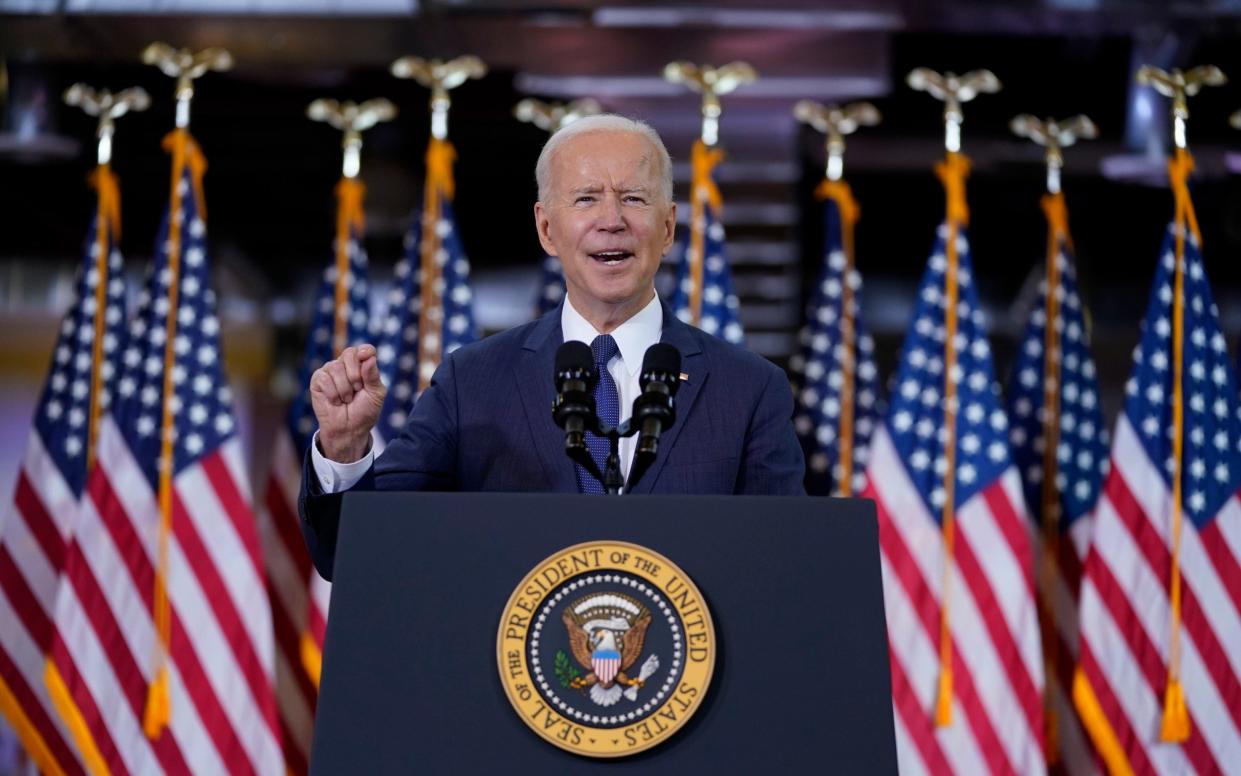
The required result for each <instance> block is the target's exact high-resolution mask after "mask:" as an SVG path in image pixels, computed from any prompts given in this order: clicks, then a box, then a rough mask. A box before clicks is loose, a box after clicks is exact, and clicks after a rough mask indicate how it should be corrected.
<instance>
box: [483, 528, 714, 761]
mask: <svg viewBox="0 0 1241 776" xmlns="http://www.w3.org/2000/svg"><path fill="white" fill-rule="evenodd" d="M715 654H716V644H715V629H714V627H713V626H712V624H711V615H710V613H709V612H708V611H707V606H706V602H705V601H703V598H702V594H701V593H699V592H698V588H696V587H695V586H694V583H693V582H691V581H690V579H689V577H687V576H686V575H685V572H683V571H681V569H679V568H677V566H676V565H675V564H673V563H672V562H671V561H670V560H668V559H667V558H665V557H663V556H662V555H659V554H658V553H656V552H653V551H651V550H648V549H647V548H645V547H639V546H638V545H636V544H628V543H625V542H615V541H600V542H587V543H585V544H578V545H575V546H573V547H569V548H566V549H564V550H561V551H560V552H558V553H556V554H555V555H552V556H551V557H550V558H548V559H546V560H544V561H543V562H542V563H540V564H539V565H537V566H535V567H534V570H533V571H531V572H530V573H529V574H528V575H527V576H526V578H525V579H523V580H522V581H521V584H519V585H518V586H517V589H516V590H515V591H514V592H513V595H512V596H511V597H510V598H509V600H508V605H507V606H506V607H505V608H504V615H503V618H502V619H501V621H500V632H499V634H498V636H497V638H496V659H497V661H498V662H499V668H500V682H501V683H502V684H503V685H504V691H505V693H507V695H508V699H509V701H511V702H512V704H513V708H514V709H516V710H517V713H518V715H519V716H521V718H522V720H524V721H525V723H526V724H527V725H529V726H530V728H531V729H532V730H533V731H534V732H536V733H538V734H539V735H540V736H542V737H543V738H545V739H547V740H548V741H550V742H551V743H553V744H555V745H556V746H558V747H560V748H562V749H566V750H568V751H570V752H574V753H576V754H581V755H587V756H590V757H623V756H625V755H628V754H633V753H635V752H641V751H642V750H644V749H649V748H651V747H652V746H656V745H657V744H660V743H662V742H663V741H666V740H667V739H668V737H669V736H671V735H672V734H673V733H675V732H676V731H677V730H678V729H679V728H680V727H681V726H682V725H684V724H685V722H686V720H688V719H689V718H690V717H691V716H692V715H693V714H694V712H695V711H697V709H698V707H699V706H701V705H702V701H703V697H704V696H705V695H706V692H707V686H708V685H709V684H710V682H711V671H712V669H713V668H714V666H715Z"/></svg>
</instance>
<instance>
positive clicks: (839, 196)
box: [793, 100, 880, 496]
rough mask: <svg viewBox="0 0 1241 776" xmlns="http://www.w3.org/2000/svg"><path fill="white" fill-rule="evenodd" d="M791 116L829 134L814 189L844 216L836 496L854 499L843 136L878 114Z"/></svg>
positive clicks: (804, 108) (868, 108)
mask: <svg viewBox="0 0 1241 776" xmlns="http://www.w3.org/2000/svg"><path fill="white" fill-rule="evenodd" d="M793 116H794V117H795V118H796V119H797V120H798V121H800V122H802V123H804V124H808V125H810V126H811V127H813V128H814V129H816V130H818V131H819V132H822V133H824V134H825V135H827V140H826V158H827V167H826V170H825V172H824V177H823V180H822V181H821V182H820V183H819V186H818V188H817V189H815V197H816V198H817V199H819V200H829V199H830V200H832V201H833V202H834V203H835V204H836V212H837V213H838V214H839V216H840V241H841V246H842V247H843V249H844V251H843V252H844V255H845V267H844V272H843V273H842V277H843V278H844V282H843V283H841V300H840V338H841V342H840V347H841V355H840V371H841V386H840V420H839V423H840V428H839V432H838V434H837V439H838V440H840V441H839V446H840V449H839V459H840V460H839V467H840V469H839V472H838V473H837V474H836V476H835V480H836V489H835V495H837V496H852V495H854V494H853V426H854V423H853V418H854V414H855V413H854V410H855V403H856V402H855V393H856V392H855V390H854V384H855V382H856V381H855V377H856V374H857V326H856V323H857V321H856V318H857V310H856V307H857V303H856V302H855V301H854V298H853V292H854V286H853V277H854V253H853V227H854V225H855V224H856V223H857V219H858V216H859V210H858V205H857V200H855V199H854V198H853V192H852V190H851V189H850V188H849V184H848V183H845V181H844V166H845V162H844V155H845V136H846V135H851V134H853V133H854V132H857V130H858V129H859V128H860V127H863V126H875V125H876V124H878V123H879V120H880V116H879V111H878V109H876V108H875V106H874V105H871V104H870V103H869V102H855V103H851V104H849V105H846V106H844V107H843V108H842V107H840V106H838V105H822V104H820V103H817V102H814V101H812V100H801V101H800V102H798V103H797V104H796V105H794V106H793Z"/></svg>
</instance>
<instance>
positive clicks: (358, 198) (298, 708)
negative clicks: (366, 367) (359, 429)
mask: <svg viewBox="0 0 1241 776" xmlns="http://www.w3.org/2000/svg"><path fill="white" fill-rule="evenodd" d="M363 194H364V187H363V185H362V183H361V182H360V181H358V180H356V179H352V178H344V179H342V180H341V181H340V183H339V184H337V188H336V197H337V200H338V203H339V204H338V209H337V234H336V240H335V246H334V253H335V258H334V260H333V261H332V263H331V264H329V265H328V266H327V267H325V268H324V270H323V279H322V281H321V283H320V285H319V292H318V294H317V295H316V297H315V305H314V312H313V316H314V317H313V320H312V322H311V326H310V334H309V337H308V339H307V342H306V358H305V360H304V361H303V362H302V368H301V373H300V376H299V378H298V385H299V386H300V387H301V388H302V389H303V390H302V393H300V394H299V395H298V396H297V398H296V399H295V400H294V401H293V404H292V406H291V407H290V408H289V416H288V420H287V423H286V425H285V426H284V427H283V428H281V429H280V430H279V431H278V432H277V434H276V439H275V445H274V455H273V459H272V468H271V472H270V473H269V475H268V479H267V493H266V497H265V498H264V499H263V503H262V504H261V505H260V507H259V525H260V526H262V529H263V552H264V556H265V557H266V559H267V574H268V577H267V580H268V590H269V594H270V596H271V604H272V620H273V623H274V625H275V633H276V688H277V700H278V703H279V706H280V726H281V733H282V735H283V741H284V748H285V756H286V764H287V766H288V770H289V771H290V772H292V773H295V774H301V773H306V771H307V768H308V765H309V759H310V742H311V737H312V734H313V732H314V712H315V700H316V697H317V695H318V686H319V674H320V669H321V666H322V662H323V636H324V632H325V630H326V628H327V615H328V601H329V598H330V596H331V584H330V583H329V582H327V581H325V580H324V579H323V578H322V577H320V576H319V574H318V572H316V571H315V570H314V567H313V566H312V565H311V562H310V555H309V554H308V553H307V552H306V545H305V543H304V542H303V540H302V534H301V530H300V528H299V526H298V517H297V495H298V490H299V488H300V487H301V479H302V461H303V460H304V458H305V456H306V452H307V451H308V450H309V449H310V442H311V439H312V438H313V436H314V432H315V430H316V429H317V428H318V423H317V421H316V420H315V413H314V409H313V408H312V407H311V403H310V390H309V386H310V376H311V374H312V373H313V372H314V371H315V370H316V369H318V368H319V367H321V366H323V364H324V363H326V362H328V361H330V360H332V359H333V358H336V356H337V355H339V353H340V351H341V350H342V349H343V347H344V346H346V345H358V344H361V343H363V342H368V341H370V339H369V331H368V319H369V287H368V283H367V256H366V250H365V248H364V247H363V246H362V242H361V239H362V230H363V220H362V198H363Z"/></svg>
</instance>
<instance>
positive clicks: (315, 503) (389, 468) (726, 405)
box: [298, 305, 805, 579]
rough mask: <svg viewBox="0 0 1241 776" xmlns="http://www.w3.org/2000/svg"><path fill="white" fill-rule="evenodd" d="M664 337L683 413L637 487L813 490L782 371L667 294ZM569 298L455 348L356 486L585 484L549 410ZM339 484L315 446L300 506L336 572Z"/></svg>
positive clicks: (308, 531) (572, 489)
mask: <svg viewBox="0 0 1241 776" xmlns="http://www.w3.org/2000/svg"><path fill="white" fill-rule="evenodd" d="M663 310H664V328H663V335H662V337H661V340H662V341H663V342H667V343H669V344H672V345H674V346H676V348H677V350H679V351H681V358H682V361H681V371H682V372H683V373H684V374H685V375H686V379H685V380H683V381H682V382H681V386H680V389H679V390H678V391H677V395H676V422H675V423H674V424H673V425H672V427H671V428H669V429H667V430H665V431H664V432H663V434H662V436H661V438H660V443H659V454H658V455H657V457H656V459H655V461H654V463H653V464H652V465H651V467H650V469H648V470H647V472H646V474H644V475H643V476H642V479H641V480H639V482H638V483H637V485H636V486H635V487H634V488H633V489H632V491H631V492H632V493H634V494H642V493H663V494H729V493H746V494H765V495H801V494H804V493H805V489H804V486H803V476H804V472H805V463H804V460H803V458H802V451H801V446H800V444H799V443H798V441H797V436H796V434H795V433H794V431H793V422H792V416H793V395H792V391H791V390H790V388H789V382H788V378H787V377H785V374H784V372H783V371H782V370H781V369H780V368H778V367H777V366H775V365H774V364H772V363H771V362H769V361H767V360H766V359H764V358H762V357H760V356H757V355H755V354H753V353H750V352H748V351H745V350H742V349H741V348H738V347H736V346H734V345H730V344H728V343H726V342H724V341H723V340H720V339H717V338H716V337H714V336H712V335H710V334H706V333H704V332H702V331H700V330H698V329H696V328H693V327H691V326H689V325H687V324H685V323H682V322H681V321H679V320H677V318H676V317H675V316H674V315H673V314H672V312H671V311H670V310H669V308H668V306H667V305H664V307H663ZM562 342H563V335H562V333H561V329H560V309H559V308H557V309H556V310H553V311H551V312H550V313H547V314H546V315H544V316H543V317H542V318H540V319H538V320H537V321H534V322H532V323H528V324H525V325H524V326H518V327H516V328H513V329H509V330H508V331H505V332H503V333H500V334H496V335H493V336H491V337H488V338H486V339H484V340H482V341H480V342H475V343H473V344H470V345H467V346H465V347H463V348H461V349H460V350H458V351H456V352H455V353H452V354H450V355H448V356H447V357H446V358H445V359H444V361H443V362H442V363H441V364H440V366H439V369H437V370H436V372H435V376H434V378H433V379H432V381H431V385H430V387H428V388H427V390H426V391H425V392H424V393H423V395H422V397H421V398H420V399H419V400H418V402H417V403H416V404H415V405H414V408H413V411H412V412H411V413H410V416H409V420H408V422H407V423H406V425H405V430H404V432H403V433H402V434H401V435H400V436H399V437H397V438H396V439H394V440H392V441H391V442H390V443H389V444H388V446H387V447H386V448H385V449H384V451H383V454H382V455H380V456H379V458H378V459H376V461H375V464H374V466H372V467H371V469H370V471H368V472H367V474H366V475H365V476H364V477H363V478H362V480H361V481H360V482H358V484H357V485H355V486H354V488H353V489H354V490H359V489H360V490H434V491H453V490H460V491H536V492H540V493H552V492H555V493H577V492H578V485H577V474H576V470H575V469H574V464H573V462H572V461H571V460H570V459H569V457H568V456H567V455H566V454H565V451H564V432H563V431H562V430H561V429H560V428H559V427H558V426H557V425H556V423H555V421H554V420H552V411H551V409H552V402H553V401H554V400H555V398H556V389H555V385H554V381H553V368H554V363H555V354H556V349H557V348H558V347H559V346H560V345H561V343H562ZM339 505H340V499H339V495H336V496H331V495H324V494H323V491H322V489H321V488H320V486H319V480H318V477H317V476H316V475H315V472H314V467H313V466H312V465H311V462H310V454H309V453H307V455H306V460H305V462H304V464H303V472H302V491H301V497H300V498H299V503H298V511H299V513H300V515H301V524H302V533H303V535H304V536H305V539H306V544H307V547H308V548H309V549H310V554H311V557H312V558H313V559H314V563H315V567H316V568H318V569H319V573H320V574H322V575H323V576H324V578H326V579H331V573H332V562H333V559H334V555H335V549H336V531H337V528H338V525H339V520H340V517H339Z"/></svg>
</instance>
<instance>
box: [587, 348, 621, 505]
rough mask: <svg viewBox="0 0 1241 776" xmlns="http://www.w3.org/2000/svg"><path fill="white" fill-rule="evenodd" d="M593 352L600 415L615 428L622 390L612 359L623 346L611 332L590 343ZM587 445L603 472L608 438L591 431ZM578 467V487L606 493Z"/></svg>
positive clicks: (604, 421) (618, 418)
mask: <svg viewBox="0 0 1241 776" xmlns="http://www.w3.org/2000/svg"><path fill="white" fill-rule="evenodd" d="M590 351H591V353H593V354H594V356H595V372H596V373H597V374H598V375H599V382H597V383H595V412H596V413H598V415H599V423H600V424H602V425H605V426H613V427H615V426H616V424H618V423H620V392H619V391H617V390H616V381H615V380H613V379H612V374H611V373H610V372H608V362H609V361H611V360H612V357H613V356H615V355H616V354H617V353H619V352H620V349H619V348H617V347H616V340H614V339H612V335H611V334H601V335H600V336H598V337H595V341H594V342H592V343H590ZM586 447H587V449H589V450H590V457H591V458H594V459H595V464H596V465H598V467H599V471H600V472H602V471H603V469H604V466H605V464H607V460H608V452H610V450H611V443H610V442H609V441H608V438H607V437H601V436H596V435H594V434H590V433H587V434H586ZM576 469H577V487H578V490H580V491H581V492H582V493H592V494H599V495H602V494H603V492H604V490H603V485H602V484H601V483H600V482H599V481H598V480H596V479H595V478H594V477H592V476H591V474H590V472H588V471H586V469H585V468H583V467H582V466H581V465H580V464H578V465H576Z"/></svg>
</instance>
